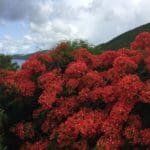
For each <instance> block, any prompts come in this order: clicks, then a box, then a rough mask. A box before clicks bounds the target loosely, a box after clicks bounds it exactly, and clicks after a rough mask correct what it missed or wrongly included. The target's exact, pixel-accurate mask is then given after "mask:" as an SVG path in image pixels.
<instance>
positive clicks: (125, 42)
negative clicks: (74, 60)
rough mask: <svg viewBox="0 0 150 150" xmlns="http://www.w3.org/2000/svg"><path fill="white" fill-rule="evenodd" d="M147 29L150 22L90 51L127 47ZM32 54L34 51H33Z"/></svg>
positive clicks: (20, 56) (96, 51) (18, 56)
mask: <svg viewBox="0 0 150 150" xmlns="http://www.w3.org/2000/svg"><path fill="white" fill-rule="evenodd" d="M144 31H148V32H150V23H147V24H145V25H142V26H140V27H137V28H135V29H133V30H130V31H128V32H125V33H123V34H121V35H119V36H117V37H116V38H114V39H112V40H110V41H109V42H106V43H103V44H100V45H97V46H95V47H94V48H93V49H92V50H91V52H92V53H95V54H97V53H100V52H102V51H104V50H117V49H119V48H122V47H129V46H130V43H131V42H132V41H133V40H134V38H135V37H136V35H137V34H139V33H140V32H144ZM46 51H47V50H44V51H41V52H46ZM33 54H34V53H33ZM31 55H32V54H27V55H13V56H12V57H13V58H16V59H27V58H29V57H30V56H31Z"/></svg>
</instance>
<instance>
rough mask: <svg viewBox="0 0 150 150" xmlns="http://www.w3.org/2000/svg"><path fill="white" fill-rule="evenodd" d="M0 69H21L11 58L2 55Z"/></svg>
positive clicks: (0, 56) (0, 55)
mask: <svg viewBox="0 0 150 150" xmlns="http://www.w3.org/2000/svg"><path fill="white" fill-rule="evenodd" d="M0 68H3V69H8V70H16V69H18V68H19V66H18V65H17V64H16V63H12V57H11V56H9V55H3V54H0Z"/></svg>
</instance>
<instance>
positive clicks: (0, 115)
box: [0, 109, 7, 150]
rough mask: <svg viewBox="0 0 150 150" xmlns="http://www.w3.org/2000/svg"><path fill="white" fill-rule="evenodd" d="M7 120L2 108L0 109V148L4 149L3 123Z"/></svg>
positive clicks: (0, 149)
mask: <svg viewBox="0 0 150 150" xmlns="http://www.w3.org/2000/svg"><path fill="white" fill-rule="evenodd" d="M6 122H7V116H6V114H5V112H4V110H2V109H0V150H6V149H7V147H6V144H5V142H6V139H5V125H6Z"/></svg>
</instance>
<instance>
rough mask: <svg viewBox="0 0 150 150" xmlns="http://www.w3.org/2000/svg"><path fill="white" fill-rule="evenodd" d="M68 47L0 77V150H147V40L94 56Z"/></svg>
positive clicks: (143, 35) (149, 125) (149, 97)
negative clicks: (0, 120) (2, 124)
mask: <svg viewBox="0 0 150 150" xmlns="http://www.w3.org/2000/svg"><path fill="white" fill-rule="evenodd" d="M74 49H75V48H73V50H71V49H69V46H68V44H67V43H62V44H60V45H58V46H57V47H56V48H55V49H54V50H52V51H49V52H47V53H44V54H42V53H39V54H35V55H33V56H32V57H31V58H29V59H28V60H27V61H26V62H25V63H24V64H23V65H22V67H21V69H20V70H17V71H8V70H1V71H0V77H1V78H0V93H1V94H0V105H1V108H2V109H3V110H4V111H5V112H6V115H7V117H8V119H7V121H8V122H7V125H6V126H7V130H5V132H4V133H5V137H4V138H6V139H7V140H6V141H4V144H5V145H7V149H16V150H17V149H20V150H39V149H40V150H45V149H48V150H51V149H53V150H55V149H56V150H59V149H60V150H61V149H66V150H67V149H68V150H70V149H71V150H90V149H97V150H99V149H104V150H105V149H106V150H107V149H110V150H111V149H112V150H114V149H134V148H140V149H146V148H148V146H149V145H150V121H149V115H150V78H149V77H150V33H141V34H139V35H138V36H137V37H136V39H135V41H134V42H133V43H131V48H130V49H126V48H122V49H119V50H118V51H107V52H104V53H102V54H99V55H93V54H92V53H90V52H89V51H88V50H87V49H86V48H79V49H78V50H74Z"/></svg>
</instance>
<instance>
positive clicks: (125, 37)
mask: <svg viewBox="0 0 150 150" xmlns="http://www.w3.org/2000/svg"><path fill="white" fill-rule="evenodd" d="M144 31H147V32H150V23H147V24H145V25H142V26H140V27H137V28H135V29H133V30H130V31H128V32H125V33H123V34H121V35H119V36H117V37H116V38H114V39H112V40H110V41H109V42H106V43H103V44H100V45H97V46H96V47H95V48H96V50H97V51H100V50H110V49H111V50H117V49H119V48H122V47H126V48H127V47H129V46H130V43H131V42H132V41H133V40H134V38H135V37H136V35H137V34H139V33H140V32H144Z"/></svg>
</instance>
